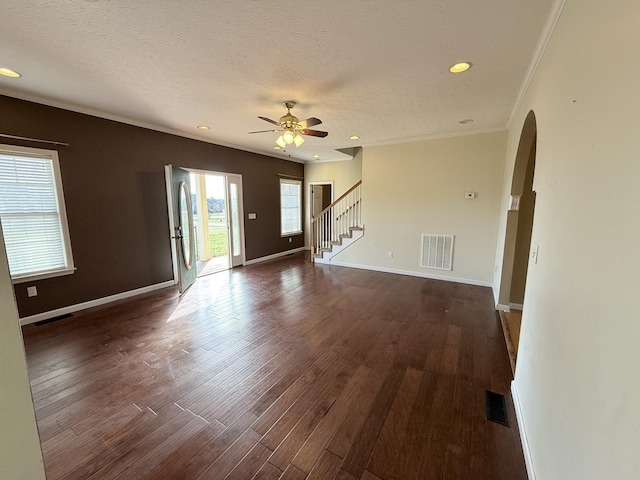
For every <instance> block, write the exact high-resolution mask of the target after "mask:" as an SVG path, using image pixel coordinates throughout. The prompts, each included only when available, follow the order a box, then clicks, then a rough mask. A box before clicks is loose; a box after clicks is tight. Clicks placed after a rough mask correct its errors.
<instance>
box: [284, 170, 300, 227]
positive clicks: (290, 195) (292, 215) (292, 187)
mask: <svg viewBox="0 0 640 480" xmlns="http://www.w3.org/2000/svg"><path fill="white" fill-rule="evenodd" d="M280 222H281V223H280V225H281V228H280V233H281V234H282V235H288V234H293V233H301V232H302V182H300V181H298V180H284V179H281V180H280Z"/></svg>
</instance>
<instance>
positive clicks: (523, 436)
mask: <svg viewBox="0 0 640 480" xmlns="http://www.w3.org/2000/svg"><path fill="white" fill-rule="evenodd" d="M511 398H513V406H514V407H515V409H516V419H517V421H518V429H519V430H520V441H521V442H522V452H523V453H524V463H525V465H526V467H527V476H528V477H529V480H536V475H535V472H534V471H533V461H532V459H531V450H529V440H528V439H527V431H526V430H525V427H524V418H523V417H522V410H521V407H520V397H518V389H517V388H516V382H515V381H513V382H511Z"/></svg>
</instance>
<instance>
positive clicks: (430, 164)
mask: <svg viewBox="0 0 640 480" xmlns="http://www.w3.org/2000/svg"><path fill="white" fill-rule="evenodd" d="M506 138H507V134H506V131H505V132H496V133H487V134H482V135H469V136H462V137H454V138H446V139H438V140H428V141H421V142H413V143H405V144H400V145H389V146H381V147H369V148H365V150H364V158H363V165H362V182H363V183H362V188H363V210H362V213H363V222H364V225H365V235H364V237H363V238H362V239H360V240H359V241H358V242H357V243H356V244H354V245H353V246H352V247H350V248H348V249H346V250H344V251H343V252H342V253H340V254H339V255H337V256H336V257H334V260H332V261H336V263H340V264H346V265H353V266H361V267H370V268H375V269H380V270H388V271H394V272H398V273H407V274H412V275H422V276H432V277H446V278H449V279H452V280H460V281H465V282H469V283H477V284H482V285H491V284H492V281H493V271H494V258H495V245H496V241H497V228H498V219H499V208H500V192H501V188H502V176H503V169H504V159H505V148H506ZM465 192H477V193H478V196H477V198H476V199H475V200H467V199H465ZM423 233H435V234H453V235H455V251H454V260H453V271H443V270H434V269H427V268H422V267H420V266H419V263H420V245H421V243H420V242H421V234H423ZM388 252H393V258H389V257H388Z"/></svg>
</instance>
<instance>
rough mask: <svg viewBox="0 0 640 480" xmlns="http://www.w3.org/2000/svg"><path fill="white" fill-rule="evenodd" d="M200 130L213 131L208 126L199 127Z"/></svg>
mask: <svg viewBox="0 0 640 480" xmlns="http://www.w3.org/2000/svg"><path fill="white" fill-rule="evenodd" d="M198 130H211V129H210V128H209V127H208V126H206V125H198Z"/></svg>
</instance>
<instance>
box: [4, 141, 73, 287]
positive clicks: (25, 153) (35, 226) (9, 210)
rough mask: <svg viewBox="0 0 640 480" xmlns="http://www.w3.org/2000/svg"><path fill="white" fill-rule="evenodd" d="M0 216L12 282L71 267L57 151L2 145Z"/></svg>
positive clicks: (63, 270) (58, 271) (70, 268)
mask: <svg viewBox="0 0 640 480" xmlns="http://www.w3.org/2000/svg"><path fill="white" fill-rule="evenodd" d="M0 221H1V222H2V231H3V235H4V244H5V248H6V251H7V259H8V260H9V272H10V273H11V279H12V280H13V282H14V283H19V282H23V281H27V280H36V279H39V278H48V277H54V276H58V275H66V274H69V273H73V271H74V267H73V258H72V256H71V243H70V241H69V229H68V227H67V217H66V212H65V206H64V197H63V195H62V181H61V179H60V165H59V163H58V152H55V151H52V150H40V149H35V148H23V147H13V146H9V145H0Z"/></svg>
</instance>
